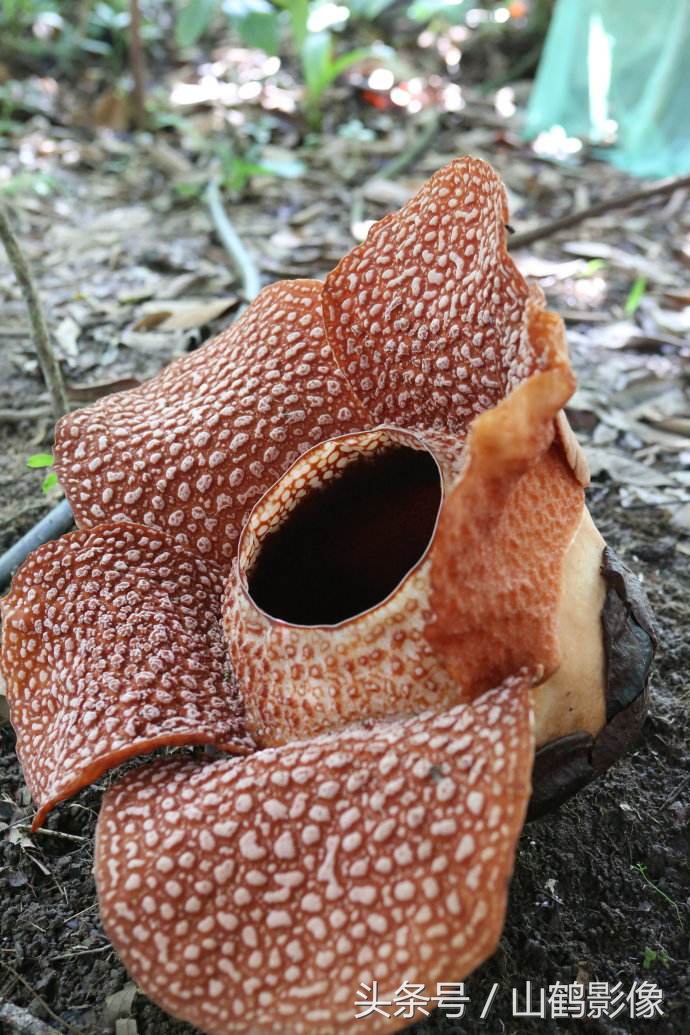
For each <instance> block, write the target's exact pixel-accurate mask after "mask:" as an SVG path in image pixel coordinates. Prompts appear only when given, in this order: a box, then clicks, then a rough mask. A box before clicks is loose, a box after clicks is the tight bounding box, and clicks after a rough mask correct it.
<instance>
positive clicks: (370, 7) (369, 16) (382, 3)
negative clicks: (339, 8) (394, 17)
mask: <svg viewBox="0 0 690 1035" xmlns="http://www.w3.org/2000/svg"><path fill="white" fill-rule="evenodd" d="M394 3H395V0H347V2H346V4H345V6H346V7H349V9H350V11H351V12H352V14H353V15H354V16H355V18H364V19H365V20H367V21H370V22H373V20H374V19H375V18H378V16H379V15H380V14H381V13H382V12H383V11H385V10H386V8H387V7H392V5H393V4H394Z"/></svg>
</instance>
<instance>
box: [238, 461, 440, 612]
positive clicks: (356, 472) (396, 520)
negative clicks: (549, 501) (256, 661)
mask: <svg viewBox="0 0 690 1035" xmlns="http://www.w3.org/2000/svg"><path fill="white" fill-rule="evenodd" d="M332 475H333V476H332V477H329V478H328V480H324V482H323V484H322V485H321V486H320V487H319V488H316V489H315V490H314V491H313V492H311V493H309V494H307V495H304V496H302V497H301V499H300V500H299V502H298V503H297V505H296V507H295V508H294V509H293V510H292V511H290V513H289V514H288V515H287V517H286V518H285V520H284V521H283V522H282V523H281V524H280V525H279V526H278V528H277V529H276V530H275V531H272V532H271V533H270V534H269V535H268V536H267V537H266V539H264V541H263V542H262V544H261V549H260V550H259V552H258V554H257V555H256V557H255V558H254V561H253V564H252V567H251V570H250V571H249V573H248V576H247V582H248V591H249V594H250V596H251V598H252V600H253V601H254V603H255V604H256V606H257V607H259V608H261V609H262V610H263V611H265V612H266V613H267V614H268V615H270V616H272V617H273V618H278V619H280V620H282V621H285V622H290V623H292V624H295V625H336V624H337V623H339V622H342V621H345V620H346V619H348V618H352V617H354V616H355V615H358V614H360V613H361V612H363V611H366V610H368V609H369V608H371V607H374V606H375V605H377V604H380V603H381V602H382V601H383V600H385V599H386V597H388V596H389V595H390V594H391V593H392V592H393V590H394V589H395V588H396V586H397V585H398V584H399V583H400V582H401V581H402V580H403V579H404V578H405V577H406V575H407V574H408V572H409V571H410V570H411V569H412V568H413V567H414V566H415V565H416V564H417V563H418V562H419V560H420V559H421V558H422V556H423V555H424V552H425V551H426V549H427V547H428V545H429V543H430V541H431V538H432V536H433V533H434V528H435V525H436V520H437V517H438V513H439V508H440V504H441V496H442V488H441V475H440V472H439V469H438V466H437V463H436V461H435V459H434V457H433V456H432V454H431V453H429V452H427V451H426V450H423V449H414V448H412V447H411V446H407V445H402V444H398V443H393V442H391V443H389V444H388V445H387V446H386V447H384V448H382V449H381V450H379V451H378V452H375V453H373V454H370V453H364V454H362V455H361V456H360V457H358V458H357V460H356V461H355V462H352V463H349V464H347V465H346V466H345V467H342V468H340V469H336V470H334V471H333V472H332Z"/></svg>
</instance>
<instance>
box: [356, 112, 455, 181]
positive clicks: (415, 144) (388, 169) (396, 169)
mask: <svg viewBox="0 0 690 1035" xmlns="http://www.w3.org/2000/svg"><path fill="white" fill-rule="evenodd" d="M440 126H441V118H440V116H439V115H438V114H436V113H435V112H434V113H433V114H432V115H431V116H430V117H429V118H427V119H425V120H424V122H423V123H422V125H421V126H420V128H419V132H418V133H417V134H416V135H415V136H413V137H412V140H411V141H410V143H409V144H408V146H407V147H406V148H405V149H404V150H403V151H401V152H400V154H399V155H396V156H395V157H394V158H391V159H390V161H388V162H385V163H384V164H383V165H382V166H381V168H380V169H379V171H378V172H377V173H376V175H375V176H372V179H374V180H392V179H393V178H394V177H395V176H399V175H400V173H402V172H405V170H406V169H409V167H410V166H411V165H414V163H415V162H416V161H417V159H418V158H420V157H421V156H422V155H423V154H424V152H425V151H426V149H427V147H428V146H429V144H430V143H431V142H432V140H433V139H434V137H435V136H436V134H437V133H438V131H439V128H440Z"/></svg>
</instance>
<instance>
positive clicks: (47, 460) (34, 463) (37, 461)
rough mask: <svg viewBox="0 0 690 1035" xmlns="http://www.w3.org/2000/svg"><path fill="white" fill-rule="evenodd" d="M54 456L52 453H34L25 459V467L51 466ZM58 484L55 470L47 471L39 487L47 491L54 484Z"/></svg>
mask: <svg viewBox="0 0 690 1035" xmlns="http://www.w3.org/2000/svg"><path fill="white" fill-rule="evenodd" d="M53 463H54V458H53V454H52V453H34V454H33V456H30V457H29V459H28V460H27V461H26V466H27V467H33V468H43V467H52V466H53ZM57 484H58V476H57V474H56V473H55V471H49V472H48V474H47V475H46V476H45V478H44V479H43V481H42V483H41V488H42V489H43V491H44V492H48V491H49V490H50V489H52V488H53V486H54V485H57Z"/></svg>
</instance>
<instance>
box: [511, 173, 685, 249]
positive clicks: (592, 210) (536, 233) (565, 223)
mask: <svg viewBox="0 0 690 1035" xmlns="http://www.w3.org/2000/svg"><path fill="white" fill-rule="evenodd" d="M686 187H690V175H687V176H671V177H670V178H669V179H666V180H657V181H656V182H655V183H650V185H649V186H648V187H640V188H639V189H638V190H631V191H628V192H627V193H625V194H614V195H613V197H612V198H604V199H603V200H602V201H597V202H595V204H594V205H589V206H588V207H587V208H581V209H579V210H578V211H576V212H571V213H570V214H569V215H567V216H561V217H560V218H559V219H554V220H552V221H551V222H550V223H544V224H543V226H535V228H534V229H533V230H524V231H523V232H522V233H521V234H513V236H512V237H511V238H509V240H508V247H509V248H510V249H511V251H514V250H515V249H516V248H524V247H525V245H528V244H533V243H534V241H541V240H542V239H543V238H544V237H551V235H552V234H556V233H558V231H559V230H567V229H568V227H571V226H576V225H577V224H578V223H581V222H582V221H583V220H585V219H592V218H593V217H594V216H601V215H603V214H604V213H605V212H611V211H613V210H614V209H617V208H627V207H628V205H634V204H635V203H636V202H638V201H647V200H648V199H650V198H658V197H663V196H664V195H665V194H673V192H674V191H676V190H682V189H683V188H686Z"/></svg>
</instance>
